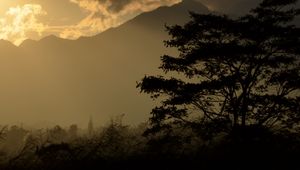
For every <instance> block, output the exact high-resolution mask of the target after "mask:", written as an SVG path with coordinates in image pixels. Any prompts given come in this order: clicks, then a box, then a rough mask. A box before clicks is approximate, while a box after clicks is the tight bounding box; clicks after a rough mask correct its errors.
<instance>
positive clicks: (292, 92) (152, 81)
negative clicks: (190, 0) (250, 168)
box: [137, 0, 300, 139]
mask: <svg viewBox="0 0 300 170" xmlns="http://www.w3.org/2000/svg"><path fill="white" fill-rule="evenodd" d="M296 2H297V0H288V1H287V0H264V1H262V2H261V3H260V5H259V6H258V7H257V8H255V9H253V10H251V12H250V13H249V14H247V15H245V16H243V17H240V18H238V19H231V18H229V17H227V16H226V15H222V16H220V15H215V14H204V15H203V14H196V13H191V21H190V22H188V23H187V24H185V25H184V26H179V25H175V26H168V27H167V31H168V32H169V34H170V35H171V37H172V38H171V40H168V41H165V44H166V46H167V47H172V48H177V49H178V51H179V55H178V56H177V57H174V56H169V55H165V56H162V58H161V60H162V64H161V66H160V69H162V70H163V71H164V72H165V73H166V74H167V73H173V72H175V73H176V72H177V73H179V75H178V76H177V77H174V75H175V74H174V73H173V74H171V76H169V77H168V76H167V75H166V76H145V77H144V78H143V80H142V81H141V82H139V83H138V85H137V87H138V88H140V89H141V92H143V93H147V94H151V97H152V98H153V99H162V102H161V106H158V107H156V108H154V109H153V110H152V112H151V114H152V117H151V128H150V129H149V130H148V132H149V133H151V132H157V131H163V130H165V131H169V130H172V128H173V127H175V126H177V125H180V126H181V127H191V128H192V129H194V130H195V131H196V132H197V133H199V135H200V136H201V137H202V138H203V139H212V138H214V137H217V136H220V135H222V134H230V135H236V136H239V137H241V136H244V137H246V138H247V136H251V135H252V136H253V134H254V136H256V137H261V136H265V135H266V134H265V133H264V132H266V133H267V131H269V130H271V131H272V132H278V133H279V132H283V131H284V132H295V131H298V130H299V121H300V112H299V111H300V106H299V103H300V93H299V90H300V88H299V87H300V64H299V63H300V60H299V52H300V51H299V49H300V46H299V45H300V44H299V34H300V29H299V28H298V27H296V26H295V25H292V24H291V22H292V21H293V20H294V18H295V17H296V16H297V15H299V13H300V10H299V9H295V8H294V5H293V4H295V3H296ZM172 75H173V77H172ZM260 133H261V134H260ZM257 135H258V136H257ZM254 136H253V137H254Z"/></svg>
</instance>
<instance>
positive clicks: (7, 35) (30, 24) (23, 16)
mask: <svg viewBox="0 0 300 170" xmlns="http://www.w3.org/2000/svg"><path fill="white" fill-rule="evenodd" d="M46 14H47V13H46V12H45V11H44V10H43V9H42V7H41V6H40V5H38V4H26V5H23V6H17V7H11V8H9V9H8V11H7V12H6V14H5V17H3V18H0V39H5V40H10V41H12V42H13V43H14V44H16V45H19V44H20V43H21V42H23V41H24V40H25V39H27V38H29V37H32V36H41V35H42V33H43V31H45V30H46V29H47V26H46V25H44V24H43V23H41V22H39V21H38V19H37V17H38V16H41V15H46Z"/></svg>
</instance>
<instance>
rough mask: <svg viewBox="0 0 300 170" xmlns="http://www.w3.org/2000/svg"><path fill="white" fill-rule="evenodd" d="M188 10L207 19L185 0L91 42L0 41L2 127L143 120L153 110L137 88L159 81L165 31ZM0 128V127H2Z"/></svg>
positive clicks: (202, 8) (51, 38) (86, 39)
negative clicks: (149, 77)
mask: <svg viewBox="0 0 300 170" xmlns="http://www.w3.org/2000/svg"><path fill="white" fill-rule="evenodd" d="M188 11H195V12H200V13H207V12H209V11H208V9H207V8H206V7H205V6H204V5H202V4H201V3H199V2H196V1H194V0H186V1H183V2H182V3H179V4H176V5H174V6H171V7H160V8H158V9H156V10H154V11H152V12H148V13H144V14H141V15H139V16H137V17H136V18H134V19H132V20H130V21H128V22H127V23H125V24H123V25H121V26H119V27H117V28H112V29H109V30H107V31H105V32H103V33H101V34H99V35H96V36H93V37H83V38H80V39H78V40H65V39H61V38H58V37H55V36H49V37H46V38H43V39H42V40H40V41H33V40H26V41H24V42H23V43H22V44H21V46H20V47H15V46H14V45H12V44H9V43H7V42H0V50H1V51H2V54H1V59H0V60H1V61H2V60H7V61H5V62H1V63H0V69H1V72H0V77H1V79H0V94H1V95H0V113H2V115H3V116H2V118H1V119H2V120H1V121H2V122H6V121H8V122H10V121H13V120H15V119H16V117H17V118H18V119H20V121H24V122H25V123H34V122H33V120H37V121H38V120H41V121H44V120H49V121H51V122H53V121H55V122H57V123H61V124H63V123H67V124H70V123H73V122H74V123H79V124H80V125H85V124H86V123H87V120H88V118H89V115H93V117H94V119H95V122H101V123H104V122H106V121H107V120H109V118H110V117H111V116H112V115H117V114H123V113H124V114H126V117H125V119H126V121H127V122H128V123H134V124H135V123H140V122H141V121H145V120H147V119H146V118H147V117H148V116H149V112H150V110H151V108H152V107H153V104H154V103H153V101H151V100H150V99H149V96H145V95H142V94H139V91H138V90H137V89H136V82H137V81H140V80H141V79H142V77H143V76H144V75H145V74H160V72H159V70H158V69H157V68H158V66H159V64H160V56H161V55H163V54H166V53H175V50H173V51H172V50H170V49H166V48H165V47H164V46H163V40H165V39H167V38H168V35H167V33H166V32H165V31H164V25H165V24H168V25H173V24H183V23H185V22H187V21H188V19H189V15H188ZM2 122H0V123H2Z"/></svg>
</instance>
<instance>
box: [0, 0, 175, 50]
mask: <svg viewBox="0 0 300 170" xmlns="http://www.w3.org/2000/svg"><path fill="white" fill-rule="evenodd" d="M180 1H181V0H1V1H0V39H5V40H9V41H11V42H13V43H14V44H16V45H19V44H21V43H22V42H23V41H24V40H25V39H28V38H29V39H35V40H37V39H40V38H42V37H45V36H47V35H51V34H54V35H56V36H59V37H61V38H67V39H77V38H79V37H81V36H92V35H95V34H98V33H100V32H102V31H104V30H106V29H108V28H111V27H115V26H118V25H120V24H122V23H124V22H125V21H127V20H129V19H131V18H133V17H134V16H136V15H138V14H140V13H142V12H146V11H151V10H154V9H156V8H158V7H160V6H170V5H173V4H176V3H178V2H180Z"/></svg>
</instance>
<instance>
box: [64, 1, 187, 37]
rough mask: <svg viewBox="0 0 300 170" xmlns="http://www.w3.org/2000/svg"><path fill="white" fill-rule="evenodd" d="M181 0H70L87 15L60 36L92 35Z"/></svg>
mask: <svg viewBox="0 0 300 170" xmlns="http://www.w3.org/2000/svg"><path fill="white" fill-rule="evenodd" d="M180 1H181V0H122V1H121V0H70V2H72V3H75V4H77V5H78V6H79V7H80V8H81V9H83V10H84V11H86V13H87V16H86V17H85V18H84V19H83V20H82V21H80V22H79V23H78V24H76V25H73V26H70V27H68V28H66V29H65V30H63V31H62V32H61V33H60V37H62V38H68V39H76V38H78V37H80V36H92V35H95V34H97V33H99V32H102V31H104V30H106V29H108V28H111V27H116V26H118V25H120V24H122V23H124V22H125V21H127V20H128V19H131V18H133V17H134V16H136V15H138V14H140V13H142V12H146V11H151V10H154V9H155V8H158V7H160V6H165V5H172V4H175V3H178V2H180Z"/></svg>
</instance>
